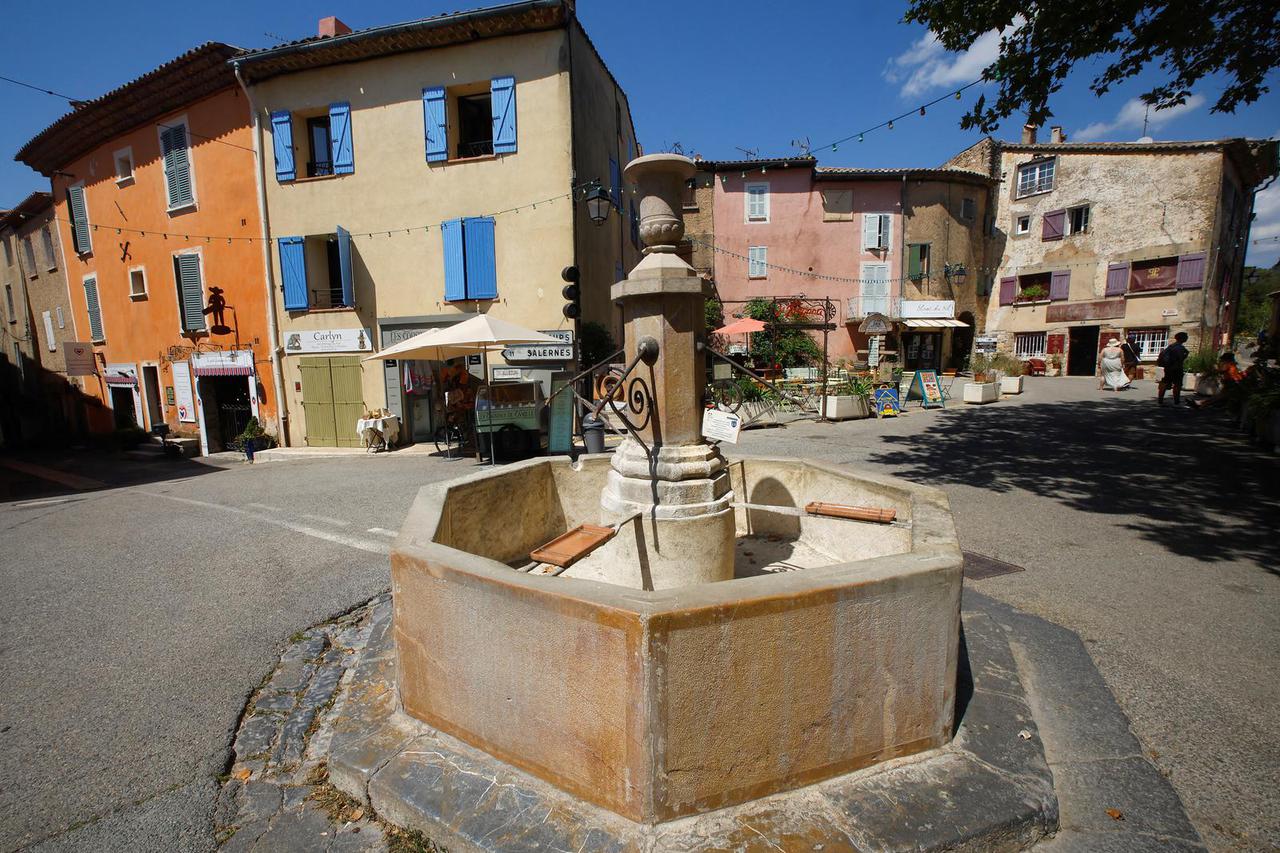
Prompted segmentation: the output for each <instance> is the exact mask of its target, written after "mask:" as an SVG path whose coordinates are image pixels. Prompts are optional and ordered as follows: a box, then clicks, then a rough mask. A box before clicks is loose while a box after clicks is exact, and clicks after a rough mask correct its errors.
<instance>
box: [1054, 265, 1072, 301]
mask: <svg viewBox="0 0 1280 853" xmlns="http://www.w3.org/2000/svg"><path fill="white" fill-rule="evenodd" d="M1070 297H1071V270H1055V271H1054V272H1053V274H1052V275H1050V276H1049V298H1050V299H1051V300H1054V301H1057V300H1061V299H1069V298H1070Z"/></svg>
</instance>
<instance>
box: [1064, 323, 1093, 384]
mask: <svg viewBox="0 0 1280 853" xmlns="http://www.w3.org/2000/svg"><path fill="white" fill-rule="evenodd" d="M1098 329H1099V327H1098V326H1076V327H1075V328H1073V329H1072V330H1071V332H1070V340H1069V341H1068V345H1067V375H1068V376H1093V374H1094V373H1095V372H1096V371H1097V367H1098V364H1097V362H1098Z"/></svg>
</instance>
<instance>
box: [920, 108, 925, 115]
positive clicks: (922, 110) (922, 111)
mask: <svg viewBox="0 0 1280 853" xmlns="http://www.w3.org/2000/svg"><path fill="white" fill-rule="evenodd" d="M920 115H924V107H921V108H920Z"/></svg>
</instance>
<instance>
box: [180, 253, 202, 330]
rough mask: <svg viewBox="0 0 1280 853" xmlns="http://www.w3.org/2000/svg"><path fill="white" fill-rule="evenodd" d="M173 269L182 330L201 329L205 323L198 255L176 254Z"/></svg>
mask: <svg viewBox="0 0 1280 853" xmlns="http://www.w3.org/2000/svg"><path fill="white" fill-rule="evenodd" d="M173 271H174V273H175V275H176V277H177V279H178V309H179V313H180V314H181V315H182V330H183V331H184V332H198V331H201V330H202V329H204V327H205V323H204V310H203V309H204V287H203V285H202V284H201V281H200V256H199V255H178V256H177V257H175V258H174V259H173Z"/></svg>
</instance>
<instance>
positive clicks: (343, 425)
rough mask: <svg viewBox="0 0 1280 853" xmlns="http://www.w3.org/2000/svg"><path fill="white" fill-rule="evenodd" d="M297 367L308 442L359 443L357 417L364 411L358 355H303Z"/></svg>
mask: <svg viewBox="0 0 1280 853" xmlns="http://www.w3.org/2000/svg"><path fill="white" fill-rule="evenodd" d="M298 368H299V370H300V372H301V373H302V411H303V413H304V414H305V416H306V419H307V422H306V442H307V446H308V447H359V446H360V437H359V436H358V435H356V421H358V420H360V418H361V417H363V416H364V411H365V408H364V390H363V387H362V383H361V375H362V372H361V369H360V359H359V357H358V356H333V357H330V358H304V359H302V360H301V361H300V362H299V363H298Z"/></svg>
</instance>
